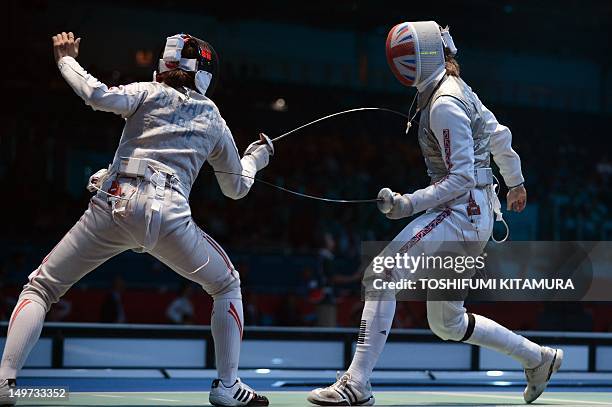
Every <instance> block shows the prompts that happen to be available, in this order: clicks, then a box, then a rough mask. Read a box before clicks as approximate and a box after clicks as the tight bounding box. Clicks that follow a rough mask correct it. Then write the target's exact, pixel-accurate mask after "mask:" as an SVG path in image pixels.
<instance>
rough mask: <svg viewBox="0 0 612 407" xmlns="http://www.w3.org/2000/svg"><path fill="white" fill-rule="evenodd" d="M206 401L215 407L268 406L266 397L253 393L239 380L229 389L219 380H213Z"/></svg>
mask: <svg viewBox="0 0 612 407" xmlns="http://www.w3.org/2000/svg"><path fill="white" fill-rule="evenodd" d="M208 401H210V404H212V405H213V406H216V407H235V406H255V407H257V406H267V405H268V404H270V402H269V401H268V399H267V398H266V397H264V396H260V395H259V394H257V393H255V391H254V390H253V389H251V388H250V387H249V386H247V385H246V384H244V383H242V382H241V381H240V379H238V380H236V382H235V383H234V384H233V385H232V386H230V387H226V386H225V385H224V384H223V382H222V381H221V380H219V379H215V380H213V382H212V386H211V389H210V394H209V395H208Z"/></svg>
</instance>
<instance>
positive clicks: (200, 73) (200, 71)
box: [153, 34, 219, 96]
mask: <svg viewBox="0 0 612 407" xmlns="http://www.w3.org/2000/svg"><path fill="white" fill-rule="evenodd" d="M186 44H189V46H188V48H191V49H192V51H191V52H185V51H186V47H185V45H186ZM184 54H187V55H184ZM184 56H187V57H186V58H184ZM175 69H181V70H183V71H187V72H195V86H196V88H197V90H198V92H200V93H201V94H202V95H206V96H210V95H211V94H212V93H213V91H214V89H215V85H216V82H217V79H218V76H219V58H218V57H217V53H216V52H215V49H214V48H213V47H212V45H210V44H209V43H208V42H206V41H203V40H201V39H199V38H196V37H193V36H191V35H189V34H176V35H173V36H172V37H168V38H166V45H165V47H164V49H163V51H162V52H161V54H160V58H159V61H158V64H157V70H156V71H154V72H153V80H157V74H158V73H163V72H167V71H172V70H175Z"/></svg>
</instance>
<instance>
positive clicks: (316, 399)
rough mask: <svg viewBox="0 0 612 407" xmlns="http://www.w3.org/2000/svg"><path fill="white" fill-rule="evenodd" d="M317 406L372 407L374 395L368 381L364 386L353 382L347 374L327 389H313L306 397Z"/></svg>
mask: <svg viewBox="0 0 612 407" xmlns="http://www.w3.org/2000/svg"><path fill="white" fill-rule="evenodd" d="M307 399H308V401H309V402H311V403H312V404H317V405H319V406H372V405H374V395H373V394H372V386H371V385H370V382H369V381H368V382H367V383H366V384H365V386H363V385H361V384H359V383H357V382H355V381H353V380H352V379H351V375H350V374H349V373H348V372H347V373H345V374H343V375H342V377H340V378H339V379H338V380H337V381H336V383H334V384H332V385H331V386H329V387H325V388H320V389H315V390H313V391H311V392H310V394H309V395H308V397H307Z"/></svg>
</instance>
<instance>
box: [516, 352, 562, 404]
mask: <svg viewBox="0 0 612 407" xmlns="http://www.w3.org/2000/svg"><path fill="white" fill-rule="evenodd" d="M561 363H563V351H562V350H561V349H551V348H547V347H545V346H543V347H542V363H540V365H539V366H537V367H535V368H533V369H525V377H526V378H527V387H525V391H523V398H524V399H525V402H527V403H531V402H532V401H534V400H535V399H537V398H538V397H540V394H542V393H543V392H544V389H546V386H547V385H548V381H549V380H550V377H551V376H552V374H553V373H555V372H556V371H557V370H559V368H560V367H561Z"/></svg>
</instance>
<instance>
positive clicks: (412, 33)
mask: <svg viewBox="0 0 612 407" xmlns="http://www.w3.org/2000/svg"><path fill="white" fill-rule="evenodd" d="M445 48H446V49H447V50H448V52H449V54H450V55H455V54H456V53H457V48H456V47H455V44H454V42H453V39H452V37H451V35H450V32H449V30H448V27H447V28H444V29H442V28H441V27H440V26H439V25H438V23H436V22H435V21H416V22H406V23H400V24H398V25H396V26H395V27H393V28H392V29H391V31H389V35H388V36H387V46H386V54H387V62H388V63H389V67H390V68H391V71H392V72H393V74H394V75H395V77H396V78H397V79H398V80H399V81H400V82H401V83H402V84H404V85H406V86H417V85H419V84H420V83H423V82H425V81H427V79H429V78H431V77H432V76H434V75H437V74H438V73H440V72H441V71H443V70H444V69H445V59H444V49H445Z"/></svg>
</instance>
